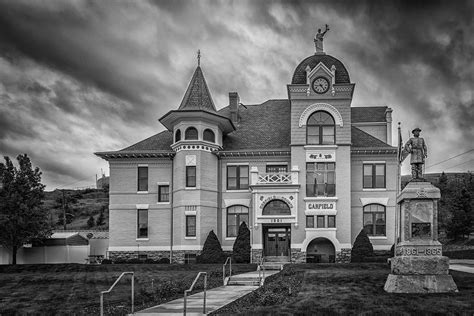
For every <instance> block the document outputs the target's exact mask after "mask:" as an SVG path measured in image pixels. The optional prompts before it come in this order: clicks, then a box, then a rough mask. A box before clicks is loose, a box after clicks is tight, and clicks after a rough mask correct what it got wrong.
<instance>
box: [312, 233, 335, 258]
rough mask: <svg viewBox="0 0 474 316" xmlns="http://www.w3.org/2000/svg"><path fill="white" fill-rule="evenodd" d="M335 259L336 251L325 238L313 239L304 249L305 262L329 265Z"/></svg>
mask: <svg viewBox="0 0 474 316" xmlns="http://www.w3.org/2000/svg"><path fill="white" fill-rule="evenodd" d="M335 259H336V249H335V248H334V245H333V243H332V242H331V241H330V240H329V239H326V238H323V237H318V238H315V239H313V240H312V241H311V242H310V243H309V245H308V248H306V262H308V263H329V262H334V261H335Z"/></svg>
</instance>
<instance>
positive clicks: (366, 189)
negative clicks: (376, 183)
mask: <svg viewBox="0 0 474 316" xmlns="http://www.w3.org/2000/svg"><path fill="white" fill-rule="evenodd" d="M362 191H366V192H377V191H378V192H384V191H387V188H376V189H370V188H363V189H362Z"/></svg>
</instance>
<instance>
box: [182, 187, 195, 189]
mask: <svg viewBox="0 0 474 316" xmlns="http://www.w3.org/2000/svg"><path fill="white" fill-rule="evenodd" d="M184 189H185V190H197V188H196V187H185V188H184Z"/></svg>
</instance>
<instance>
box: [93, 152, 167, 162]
mask: <svg viewBox="0 0 474 316" xmlns="http://www.w3.org/2000/svg"><path fill="white" fill-rule="evenodd" d="M94 154H95V155H96V156H99V157H100V158H102V159H105V160H110V159H118V158H173V157H174V155H175V153H174V152H172V151H153V150H150V151H107V152H97V153H94Z"/></svg>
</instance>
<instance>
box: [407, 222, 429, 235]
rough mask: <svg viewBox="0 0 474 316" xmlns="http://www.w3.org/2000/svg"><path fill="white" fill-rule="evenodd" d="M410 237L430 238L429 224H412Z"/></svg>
mask: <svg viewBox="0 0 474 316" xmlns="http://www.w3.org/2000/svg"><path fill="white" fill-rule="evenodd" d="M411 237H415V238H426V237H428V238H429V237H431V223H412V224H411Z"/></svg>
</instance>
